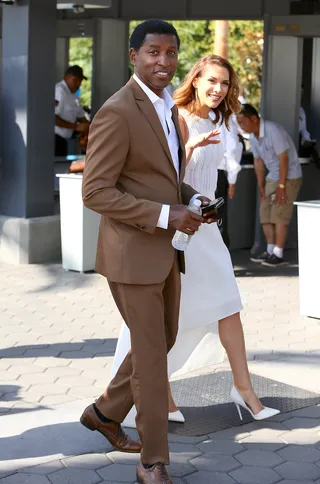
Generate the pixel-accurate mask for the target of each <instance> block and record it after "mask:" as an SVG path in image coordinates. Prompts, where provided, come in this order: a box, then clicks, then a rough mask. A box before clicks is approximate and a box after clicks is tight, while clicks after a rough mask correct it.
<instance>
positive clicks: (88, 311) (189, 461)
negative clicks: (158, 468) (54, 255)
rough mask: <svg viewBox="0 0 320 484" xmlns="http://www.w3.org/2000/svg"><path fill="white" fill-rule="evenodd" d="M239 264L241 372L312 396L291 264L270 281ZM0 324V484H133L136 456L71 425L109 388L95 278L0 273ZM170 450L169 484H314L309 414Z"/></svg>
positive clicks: (319, 355)
mask: <svg viewBox="0 0 320 484" xmlns="http://www.w3.org/2000/svg"><path fill="white" fill-rule="evenodd" d="M247 258H248V253H243V252H239V253H237V254H234V261H235V271H236V275H237V281H238V284H239V287H240V291H241V294H242V298H243V303H244V307H245V310H244V312H243V322H244V328H245V334H246V342H247V350H248V357H249V362H250V371H251V372H252V373H256V374H258V375H262V376H265V377H269V378H272V379H276V380H278V381H281V382H284V383H288V384H291V385H294V386H297V387H300V388H305V389H307V390H311V391H315V392H319V393H320V377H319V363H320V350H319V348H320V344H319V341H320V321H319V320H316V319H311V318H307V317H302V316H300V315H299V293H298V277H297V265H296V262H295V258H294V255H293V260H292V263H291V264H290V265H289V266H288V267H286V268H284V269H281V272H279V270H276V271H275V270H274V269H267V268H261V267H257V266H255V265H253V264H250V263H248V262H247ZM0 318H1V320H0V321H1V324H0V358H1V359H0V414H1V417H0V421H1V426H0V428H1V430H0V483H1V484H20V483H21V484H24V483H30V484H42V483H47V484H48V483H52V484H56V483H57V484H58V483H63V484H65V483H70V484H73V483H77V484H81V483H82V482H83V483H87V484H90V483H106V482H108V483H117V482H128V483H133V482H134V481H135V473H134V464H135V462H136V458H137V457H136V456H130V455H129V456H128V455H125V454H120V453H118V452H111V449H110V447H108V445H107V444H106V442H105V440H104V439H103V438H102V437H101V436H100V435H99V434H96V433H91V432H89V431H88V430H86V429H84V428H83V427H82V426H81V425H80V424H79V423H78V420H79V414H80V413H81V411H82V409H83V407H84V406H85V405H86V404H87V403H88V402H91V401H92V399H93V398H94V397H96V396H97V395H99V393H100V392H101V391H102V390H103V389H104V387H105V384H106V382H107V381H108V380H109V378H110V369H111V364H112V356H113V352H114V349H115V345H116V340H117V335H118V331H119V326H120V321H121V319H120V316H119V314H118V312H117V310H116V308H115V306H114V303H113V301H112V298H111V295H110V293H109V290H108V286H107V284H106V282H105V280H104V279H103V278H102V277H100V276H99V275H97V274H94V273H92V274H78V273H72V272H64V271H63V270H62V269H61V266H60V265H59V264H51V265H46V266H10V265H6V264H0ZM226 368H228V364H227V362H224V363H222V364H219V365H216V366H215V367H210V368H206V369H204V370H203V372H213V371H223V370H224V369H226ZM132 432H133V433H134V432H135V431H132ZM170 445H171V451H172V464H171V469H170V472H171V474H172V475H173V476H175V482H176V483H190V484H193V483H211V482H212V483H215V484H220V483H222V484H224V483H226V484H228V483H240V484H250V483H252V484H259V483H261V484H264V483H266V484H268V483H273V482H274V483H276V482H281V483H282V484H287V483H288V482H290V483H291V484H309V483H320V407H312V408H309V409H301V410H298V411H295V412H291V414H285V415H280V416H277V417H275V418H274V419H273V420H272V421H271V422H270V421H268V422H262V423H257V422H255V423H250V424H247V425H243V426H239V427H238V428H233V429H228V430H225V431H221V432H216V433H215V434H211V435H208V436H202V437H197V438H186V437H180V436H176V435H172V436H170Z"/></svg>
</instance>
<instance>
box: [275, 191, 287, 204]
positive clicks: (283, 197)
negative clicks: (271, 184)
mask: <svg viewBox="0 0 320 484" xmlns="http://www.w3.org/2000/svg"><path fill="white" fill-rule="evenodd" d="M287 201H288V195H287V192H286V189H285V188H280V187H279V186H278V187H277V189H276V196H275V199H274V203H278V204H279V205H285V204H286V203H287Z"/></svg>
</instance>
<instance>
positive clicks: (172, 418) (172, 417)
mask: <svg viewBox="0 0 320 484" xmlns="http://www.w3.org/2000/svg"><path fill="white" fill-rule="evenodd" d="M185 421H186V419H185V418H184V416H183V414H182V413H181V412H180V410H177V411H176V412H169V422H178V423H184V422H185Z"/></svg>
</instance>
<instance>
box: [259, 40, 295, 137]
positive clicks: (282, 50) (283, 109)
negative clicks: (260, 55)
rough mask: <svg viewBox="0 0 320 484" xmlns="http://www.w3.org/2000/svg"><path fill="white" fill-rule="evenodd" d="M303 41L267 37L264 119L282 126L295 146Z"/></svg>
mask: <svg viewBox="0 0 320 484" xmlns="http://www.w3.org/2000/svg"><path fill="white" fill-rule="evenodd" d="M302 53H303V40H302V38H298V37H285V36H273V35H272V36H270V37H269V42H268V56H267V65H266V84H265V92H264V101H265V103H264V116H265V118H266V119H269V120H270V121H276V122H278V123H279V124H281V125H282V126H283V127H284V128H285V129H286V130H287V131H288V133H289V134H290V136H291V137H292V138H293V140H294V141H295V143H296V146H297V145H298V141H299V109H300V92H301V89H300V88H301V77H302Z"/></svg>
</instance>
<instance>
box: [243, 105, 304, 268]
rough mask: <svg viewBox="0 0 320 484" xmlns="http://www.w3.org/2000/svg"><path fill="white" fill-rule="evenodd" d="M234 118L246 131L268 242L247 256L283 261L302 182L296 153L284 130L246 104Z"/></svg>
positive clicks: (274, 263)
mask: <svg viewBox="0 0 320 484" xmlns="http://www.w3.org/2000/svg"><path fill="white" fill-rule="evenodd" d="M237 121H238V124H239V126H240V127H241V128H242V129H243V130H244V131H246V132H247V133H250V142H251V151H252V153H253V156H254V168H255V172H256V176H257V181H258V187H259V191H260V222H261V224H262V227H263V232H264V234H265V237H266V240H267V244H268V245H267V250H266V252H264V253H262V254H260V255H258V256H256V257H252V258H251V260H252V261H253V262H262V264H263V265H266V266H271V267H276V266H279V265H282V264H283V263H284V258H283V249H284V246H285V243H286V238H287V231H288V225H289V223H290V220H291V217H292V213H293V202H294V201H295V200H296V199H297V196H298V193H299V189H300V186H301V182H302V171H301V166H300V163H299V158H298V153H297V151H296V148H295V146H294V143H293V141H292V139H291V138H290V136H289V134H288V133H287V132H286V130H285V129H284V128H283V127H282V126H280V125H279V124H277V123H274V122H272V121H265V120H263V119H260V117H259V114H258V112H257V110H256V109H255V108H254V107H253V106H251V105H250V104H244V105H243V108H242V111H241V113H240V114H238V116H237ZM266 168H267V170H268V174H267V176H265V169H266Z"/></svg>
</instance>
